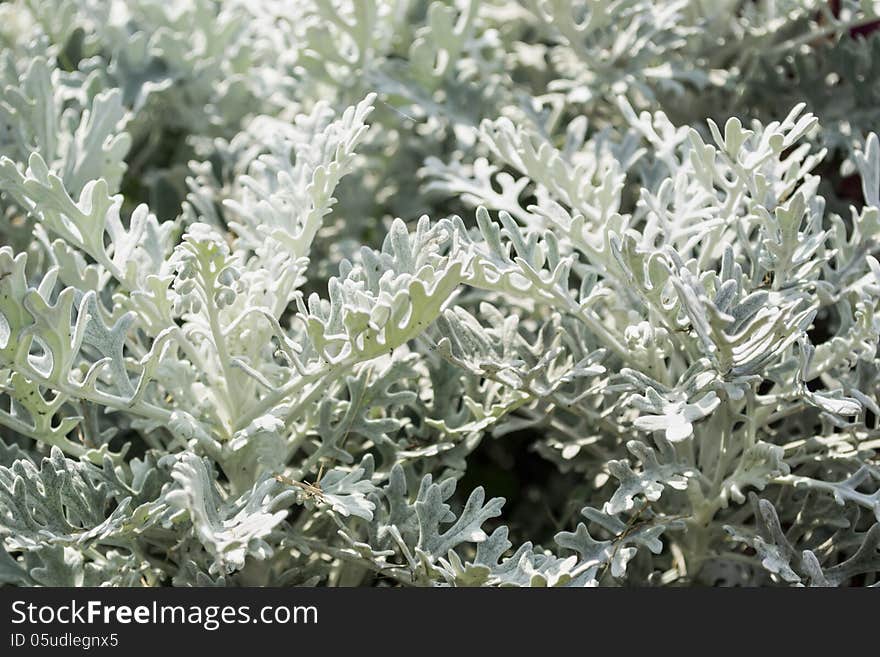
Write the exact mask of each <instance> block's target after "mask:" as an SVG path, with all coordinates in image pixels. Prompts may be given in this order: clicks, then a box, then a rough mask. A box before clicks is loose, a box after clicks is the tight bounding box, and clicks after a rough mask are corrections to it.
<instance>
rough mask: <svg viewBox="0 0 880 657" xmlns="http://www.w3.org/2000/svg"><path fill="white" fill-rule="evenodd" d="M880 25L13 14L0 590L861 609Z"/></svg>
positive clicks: (873, 484) (777, 11)
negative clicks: (553, 596)
mask: <svg viewBox="0 0 880 657" xmlns="http://www.w3.org/2000/svg"><path fill="white" fill-rule="evenodd" d="M872 5H873V3H871V2H867V1H866V2H852V1H841V0H838V1H834V2H819V1H810V0H797V1H795V0H777V1H776V2H764V1H755V2H750V1H745V0H720V1H717V2H701V1H699V0H665V1H662V2H660V1H656V0H522V1H521V2H515V1H514V0H482V1H478V0H457V1H455V2H441V1H439V0H434V1H431V2H427V1H425V0H296V1H294V0H259V1H258V0H227V1H225V2H216V1H213V0H174V1H172V0H126V1H122V0H113V1H110V0H20V1H18V2H7V3H3V4H0V40H2V43H3V47H4V62H3V68H2V72H0V76H2V80H0V155H2V159H0V192H2V197H0V206H2V213H3V215H2V219H0V236H2V240H3V243H4V246H3V247H2V248H0V425H2V429H0V438H2V441H0V547H2V548H3V549H0V583H8V584H14V585H55V586H57V585H74V586H79V585H113V586H116V585H164V584H173V585H179V586H191V585H208V584H217V585H245V586H247V585H250V586H254V585H258V586H259V585H298V584H322V585H324V584H328V585H342V586H346V585H454V586H464V585H480V586H495V585H524V586H544V585H552V586H557V585H565V586H591V585H707V584H708V585H763V584H774V583H775V584H797V585H809V586H827V585H831V586H837V585H849V586H852V585H870V584H873V583H875V580H876V579H877V573H878V572H880V554H878V545H880V464H878V461H877V458H876V450H877V449H878V447H880V429H878V424H877V423H878V420H877V417H878V415H880V407H878V367H880V360H878V357H877V344H878V333H880V317H878V314H877V313H878V301H880V264H878V261H877V260H876V259H875V257H874V254H875V253H876V251H877V248H878V242H877V240H878V237H880V142H878V139H877V137H876V135H873V134H871V130H876V129H877V126H878V125H880V71H878V70H877V67H878V66H880V36H878V34H880V31H876V28H877V27H878V17H877V14H875V13H874V9H875V8H874V7H873V6H872ZM504 498H506V499H507V501H506V502H505V499H504Z"/></svg>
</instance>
